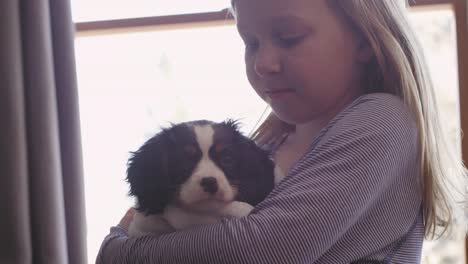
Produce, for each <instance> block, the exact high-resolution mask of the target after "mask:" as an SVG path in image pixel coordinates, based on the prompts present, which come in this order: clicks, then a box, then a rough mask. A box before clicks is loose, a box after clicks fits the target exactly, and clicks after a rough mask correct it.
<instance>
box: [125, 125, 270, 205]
mask: <svg viewBox="0 0 468 264" xmlns="http://www.w3.org/2000/svg"><path fill="white" fill-rule="evenodd" d="M273 169H274V165H273V162H272V161H271V160H270V159H269V157H268V154H267V153H266V152H265V151H263V150H262V149H260V148H259V147H257V146H256V144H255V143H254V142H253V141H251V140H250V139H248V138H247V137H245V136H243V135H242V134H241V133H240V132H239V130H238V127H237V124H236V122H234V121H230V120H229V121H226V122H222V123H213V122H210V121H205V120H200V121H193V122H187V123H181V124H177V125H173V126H171V127H170V128H168V129H163V130H162V131H161V132H160V133H158V134H157V135H155V136H154V137H153V138H151V139H149V140H148V141H147V142H146V143H145V144H144V145H143V146H142V147H141V148H140V149H139V150H138V151H136V152H134V153H133V155H132V157H131V158H130V160H129V163H128V169H127V181H128V182H129V183H130V195H133V196H135V197H136V198H137V201H138V204H137V209H138V210H139V211H140V212H145V213H147V214H158V213H161V212H162V211H163V210H164V208H165V207H166V206H167V205H168V204H177V205H179V206H182V207H186V208H190V209H193V210H203V209H206V208H207V207H210V206H213V205H216V204H223V203H228V202H231V201H233V200H238V201H243V202H247V203H249V204H252V205H255V204H257V203H258V202H260V201H261V200H263V199H264V198H265V197H266V195H267V194H268V193H269V192H270V191H271V189H272V188H273V181H274V176H273Z"/></svg>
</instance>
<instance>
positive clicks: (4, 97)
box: [0, 0, 87, 264]
mask: <svg viewBox="0 0 468 264" xmlns="http://www.w3.org/2000/svg"><path fill="white" fill-rule="evenodd" d="M73 31H74V26H73V23H72V20H71V12H70V3H69V0H1V1H0V177H1V178H0V263H2V264H9V263H47V264H55V263H57V264H66V263H79V264H83V263H86V262H87V257H86V229H85V209H84V192H83V170H82V157H81V143H80V127H79V111H78V97H77V82H76V74H75V61H74V48H73V34H74V32H73Z"/></svg>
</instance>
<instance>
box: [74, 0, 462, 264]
mask: <svg viewBox="0 0 468 264" xmlns="http://www.w3.org/2000/svg"><path fill="white" fill-rule="evenodd" d="M127 2H128V1H120V0H119V1H112V3H110V2H106V1H103V0H101V1H94V2H93V3H91V1H90V0H75V1H74V6H73V8H74V17H75V20H76V21H84V20H97V19H98V18H99V19H100V20H102V19H111V18H122V17H129V16H148V15H161V14H170V13H183V12H197V11H209V10H219V9H222V8H223V7H225V6H224V5H223V4H227V3H228V1H208V0H206V1H205V0H203V1H202V0H197V1H196V4H193V6H192V7H190V5H187V3H188V2H190V3H192V2H191V1H184V2H186V3H183V2H182V1H175V2H174V1H173V0H171V1H156V0H153V1H143V0H139V1H132V4H133V5H132V6H125V4H124V3H127ZM166 2H167V3H171V5H168V4H167V3H166ZM194 2H195V1H194ZM176 3H177V4H176ZM86 6H88V7H86ZM109 6H112V10H110V8H108V7H109ZM182 6H184V7H186V9H184V10H180V7H182ZM156 7H157V8H156ZM176 7H177V8H176ZM411 21H412V23H413V26H414V27H415V28H416V30H417V32H418V37H419V38H420V40H421V43H422V45H423V47H424V51H425V53H426V55H427V59H428V62H429V67H430V71H431V75H432V78H433V80H434V82H435V86H436V89H437V96H438V98H439V102H440V104H441V107H442V110H443V113H442V114H443V116H442V119H443V120H444V121H445V122H446V124H447V133H449V135H450V138H451V140H452V141H451V142H452V143H453V144H454V145H455V146H456V147H457V148H459V147H460V146H459V141H460V138H459V132H460V127H459V123H458V122H459V105H458V81H457V80H458V76H457V62H456V49H455V31H454V17H453V13H452V12H451V11H435V12H432V11H424V12H414V13H413V14H412V15H411ZM169 40H170V41H169ZM75 45H76V57H77V67H78V82H79V89H80V90H79V95H80V111H81V121H82V135H83V151H84V166H85V195H86V210H87V222H88V252H89V263H94V259H95V256H96V253H97V250H98V249H99V245H100V242H101V241H102V239H103V237H104V236H105V235H106V234H107V233H108V229H109V227H110V226H112V225H115V224H116V223H117V221H118V220H119V219H120V217H121V216H123V214H124V212H125V211H126V209H127V208H128V207H130V206H131V205H132V200H131V199H129V198H128V197H127V196H126V194H127V192H128V186H127V184H126V183H125V182H124V177H125V169H126V167H125V165H126V161H127V158H128V153H129V151H133V150H136V148H138V146H139V145H140V144H142V143H143V142H144V140H146V139H147V138H149V137H150V136H151V135H153V134H154V133H155V132H157V131H159V128H160V126H166V125H168V124H169V122H180V121H187V120H193V119H212V120H215V121H220V120H223V119H225V118H227V117H232V118H239V119H241V122H242V123H243V124H244V126H243V127H242V130H243V132H245V133H248V132H250V131H251V129H252V128H253V127H254V124H255V123H256V122H257V121H258V119H259V118H260V116H261V114H262V112H263V110H264V108H265V104H264V103H263V102H262V101H261V100H260V99H259V98H257V96H256V95H255V92H254V91H253V90H252V89H251V88H250V86H249V84H248V82H247V80H246V77H245V74H244V63H243V44H242V42H241V40H240V38H239V37H238V36H237V33H236V31H235V28H234V27H233V26H220V27H212V28H202V29H184V30H173V31H157V32H134V33H126V34H115V35H102V36H82V37H78V38H77V39H76V43H75ZM424 261H425V262H424V263H426V264H429V263H431V264H432V263H454V264H462V263H464V262H463V241H442V242H436V243H432V242H428V243H426V244H425V247H424Z"/></svg>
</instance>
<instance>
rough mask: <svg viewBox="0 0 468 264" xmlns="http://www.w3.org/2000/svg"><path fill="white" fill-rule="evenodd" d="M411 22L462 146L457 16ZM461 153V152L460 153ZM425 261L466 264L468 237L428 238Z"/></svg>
mask: <svg viewBox="0 0 468 264" xmlns="http://www.w3.org/2000/svg"><path fill="white" fill-rule="evenodd" d="M411 22H412V25H413V27H414V28H415V30H416V32H417V34H418V38H419V40H420V43H421V45H422V46H423V49H424V52H425V55H426V59H427V61H428V64H429V70H430V73H431V77H432V80H433V81H434V85H435V89H436V96H437V99H438V102H439V105H440V109H441V110H442V117H441V119H442V120H443V122H444V125H445V127H444V129H445V132H446V133H447V135H448V137H449V139H450V142H449V143H450V144H452V147H454V148H456V149H457V150H460V148H461V146H460V114H459V113H460V110H459V90H458V68H457V51H456V33H455V18H454V13H453V11H452V10H449V9H447V10H436V11H427V10H426V11H418V12H413V13H412V14H411ZM460 154H461V153H460ZM423 263H425V264H432V263H434V264H436V263H437V264H443V263H447V264H448V263H450V264H465V263H466V262H465V260H464V240H463V239H460V240H443V241H438V242H425V245H424V254H423Z"/></svg>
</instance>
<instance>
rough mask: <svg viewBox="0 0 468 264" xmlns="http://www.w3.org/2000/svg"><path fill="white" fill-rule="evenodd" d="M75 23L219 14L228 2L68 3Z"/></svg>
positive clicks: (75, 0)
mask: <svg viewBox="0 0 468 264" xmlns="http://www.w3.org/2000/svg"><path fill="white" fill-rule="evenodd" d="M71 4H72V11H73V20H74V21H75V22H84V21H100V20H112V19H122V18H132V17H149V16H166V15H175V14H187V13H201V12H212V11H219V10H221V9H223V8H226V7H227V5H229V0H224V1H223V0H221V1H220V0H196V1H187V0H170V1H169V0H132V1H128V0H98V1H96V0H71Z"/></svg>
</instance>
